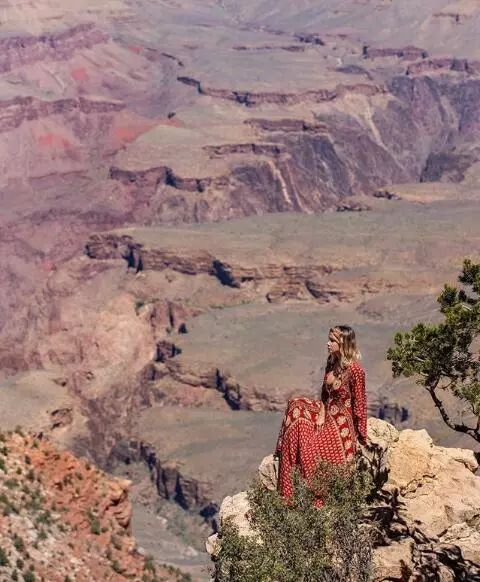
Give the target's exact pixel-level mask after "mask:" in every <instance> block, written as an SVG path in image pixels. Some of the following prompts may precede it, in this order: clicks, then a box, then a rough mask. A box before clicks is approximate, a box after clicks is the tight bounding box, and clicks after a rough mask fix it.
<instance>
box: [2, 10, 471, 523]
mask: <svg viewBox="0 0 480 582" xmlns="http://www.w3.org/2000/svg"><path fill="white" fill-rule="evenodd" d="M320 4H321V5H320ZM320 4H319V3H318V1H314V0H306V1H304V2H302V5H301V6H293V5H292V4H291V2H287V1H286V0H280V1H277V2H273V1H272V2H271V1H270V0H266V1H265V2H262V3H258V2H257V1H256V0H255V1H254V0H246V1H245V2H243V3H242V5H241V6H240V5H238V3H233V2H229V1H225V2H207V3H205V2H200V1H199V0H179V1H178V2H175V3H172V2H162V3H160V4H159V3H155V2H151V1H150V0H131V1H128V2H125V1H124V0H109V1H108V2H103V3H101V5H100V4H99V3H98V2H95V1H94V0H80V1H77V2H73V1H72V0H65V1H64V2H62V3H60V4H59V3H58V2H54V1H53V0H35V2H30V3H28V4H22V3H20V4H18V3H15V2H12V1H11V0H6V1H5V2H3V3H2V22H1V24H0V48H1V49H2V51H1V52H2V54H1V56H0V131H1V136H2V146H1V147H2V149H1V151H2V156H1V157H2V162H1V164H0V170H1V171H0V202H1V208H2V212H1V214H0V250H1V253H0V272H1V274H2V276H1V279H2V284H1V285H0V378H1V379H2V381H3V380H4V379H5V382H6V383H5V384H2V388H1V390H0V400H1V405H2V406H1V409H2V412H1V414H0V419H1V421H2V423H4V426H8V427H11V428H13V427H14V426H15V424H16V416H18V417H21V421H22V423H23V424H25V425H27V426H32V427H33V428H35V430H39V431H45V432H48V433H49V434H51V435H52V437H53V438H55V440H56V442H57V443H58V444H60V445H61V446H63V447H67V448H70V449H73V450H75V451H76V452H78V453H81V454H86V455H88V456H89V458H91V459H92V460H96V461H97V462H98V463H101V464H102V465H103V466H104V467H107V466H108V467H113V466H114V465H115V463H116V462H117V461H118V460H119V459H121V455H119V456H118V458H117V457H116V455H117V452H118V451H120V450H122V447H123V445H124V444H125V443H127V444H128V445H130V444H131V443H137V445H138V446H136V448H135V447H133V445H132V447H133V448H134V450H135V451H138V450H140V449H141V450H148V451H150V452H152V451H153V452H154V454H155V463H154V467H153V468H152V476H153V478H154V481H155V483H156V485H157V489H158V493H159V494H160V495H161V496H163V497H167V498H169V499H175V500H179V501H180V502H181V505H182V506H184V507H188V508H189V509H191V510H192V511H203V510H204V509H205V508H208V507H210V506H211V505H212V504H213V505H215V504H217V503H218V501H219V495H220V494H221V495H224V494H225V492H219V491H218V490H215V488H213V489H212V486H211V483H210V481H209V478H208V476H206V475H203V474H202V469H203V467H199V466H198V465H195V464H194V463H192V458H193V453H192V451H191V449H190V448H189V447H188V446H186V448H185V450H184V451H181V450H177V449H172V448H169V442H168V441H169V438H170V437H169V435H166V434H165V432H164V431H163V429H162V425H161V423H159V422H158V421H157V417H160V413H159V411H160V410H162V409H165V407H166V406H171V407H174V408H175V407H179V408H181V409H187V413H188V414H190V415H191V416H189V417H188V418H189V420H188V422H190V421H191V422H193V420H194V415H195V413H196V412H197V409H198V410H200V411H201V412H204V411H207V412H212V411H213V412H212V413H213V414H217V413H218V414H224V415H225V417H224V419H225V422H226V423H227V425H228V419H229V418H231V416H229V415H234V414H240V415H241V416H240V417H238V418H240V419H243V418H244V417H243V415H244V414H245V415H247V414H250V413H251V412H252V411H262V412H261V414H265V415H267V416H264V417H263V418H268V419H269V420H268V421H266V423H267V426H269V427H271V430H272V433H273V432H275V428H274V425H275V422H276V416H275V413H274V412H273V411H276V410H280V409H281V408H282V407H283V404H284V402H285V399H286V398H288V396H289V394H291V393H293V392H298V391H302V392H304V393H308V394H314V393H315V390H316V384H317V383H318V382H317V380H318V379H316V378H314V374H312V371H313V369H316V368H318V367H319V366H320V364H319V361H320V360H323V343H324V340H323V339H322V338H323V336H324V334H325V331H326V330H327V329H328V326H329V325H330V324H331V323H332V319H335V320H338V321H340V320H344V321H347V320H348V321H350V322H352V323H354V324H355V325H356V326H357V329H358V330H359V332H360V335H361V337H362V342H363V348H364V351H365V354H366V357H365V364H366V366H367V369H368V371H369V374H370V378H371V382H370V385H371V386H372V392H373V394H372V395H371V396H372V398H371V402H372V412H374V413H378V414H380V415H382V414H383V415H385V417H387V415H391V418H396V419H397V421H398V422H399V423H400V424H402V425H405V424H406V423H409V424H411V425H412V426H413V425H417V426H418V425H422V424H423V423H426V422H428V424H429V429H430V430H432V434H433V435H434V436H435V437H436V438H442V439H449V438H451V437H449V436H448V434H447V433H445V431H444V429H443V427H442V425H441V423H440V424H436V423H435V421H434V416H433V415H432V414H431V412H432V409H431V407H430V408H429V403H428V400H427V401H422V400H421V396H420V397H419V398H420V400H417V398H416V394H417V393H416V392H414V391H413V390H412V387H411V386H410V385H408V386H406V385H402V386H401V388H402V390H401V391H398V390H397V388H398V384H392V383H391V379H390V371H389V368H388V366H387V364H386V363H385V361H384V360H383V353H384V351H385V348H386V346H387V344H388V342H389V340H390V337H391V335H392V333H393V332H394V331H396V329H398V328H399V327H400V326H402V325H405V324H406V323H407V320H408V323H410V322H413V321H414V320H415V318H431V317H433V311H434V308H433V307H432V306H433V305H434V303H433V302H432V301H431V297H430V294H435V293H436V292H437V291H438V290H439V287H440V285H441V284H442V283H443V282H444V281H445V280H452V278H453V277H454V275H455V273H456V270H457V267H458V265H459V264H460V263H461V259H462V258H463V256H464V255H465V254H470V253H471V252H472V250H475V249H476V248H477V246H478V235H477V232H478V228H477V224H478V215H477V212H478V191H479V190H478V186H477V184H478V178H479V176H478V159H479V150H478V147H477V141H478V130H479V107H478V103H479V100H478V95H479V69H478V62H479V59H480V50H479V46H478V34H477V29H478V23H479V18H480V16H479V11H478V6H477V5H476V4H475V3H473V2H470V1H468V0H467V1H465V2H462V3H460V4H459V5H458V6H455V7H454V8H453V7H452V5H451V3H449V1H448V0H439V1H436V2H434V3H432V2H430V1H426V2H424V3H422V5H421V6H418V2H414V0H407V1H406V2H404V3H402V4H401V5H400V4H398V3H385V2H377V1H376V0H375V1H374V0H367V1H365V2H361V3H359V2H350V0H348V1H347V2H346V3H344V4H343V5H342V6H341V7H339V6H338V5H337V3H335V2H323V3H320ZM27 10H28V13H27V12H26V11H27ZM412 15H414V16H415V22H414V25H412V22H413V20H412V19H413V16H412ZM392 22H395V27H394V28H392V26H391V23H392ZM186 39H187V40H186ZM220 54H221V55H222V58H219V55H220ZM399 182H401V183H405V182H409V184H408V185H405V184H403V185H402V186H398V183H399ZM382 197H383V199H382ZM399 198H401V200H399ZM389 200H390V201H391V203H390V202H389ZM389 204H390V206H389V207H388V211H386V209H387V206H388V205H389ZM329 210H330V211H339V212H338V213H337V212H334V213H327V214H325V216H323V217H320V218H318V221H317V217H311V218H312V221H311V222H309V218H310V217H304V218H306V219H307V221H306V222H301V221H299V222H296V220H294V217H293V215H287V216H285V218H284V217H283V216H282V217H279V216H278V215H276V216H269V217H266V218H265V219H264V218H262V217H263V216H264V215H265V214H269V213H284V214H285V212H286V211H294V212H296V213H303V214H315V213H321V212H324V211H329ZM357 211H358V212H357ZM255 216H258V217H259V218H258V219H256V218H255ZM245 217H246V218H245ZM249 217H250V219H249ZM232 219H244V220H239V221H233V222H232V221H231V220H232ZM227 220H229V221H231V222H229V223H228V224H220V225H217V224H215V225H212V230H209V229H204V228H203V227H202V226H201V225H197V227H196V228H198V231H195V232H193V231H189V230H188V228H187V229H184V228H180V229H179V230H175V229H169V228H167V229H165V230H162V229H160V230H157V227H159V226H161V225H165V224H169V225H170V226H171V225H174V224H176V225H179V224H180V223H202V222H215V223H216V222H219V223H223V222H224V221H227ZM439 225H441V226H440V227H439ZM138 227H149V228H148V229H145V230H143V229H142V228H138ZM112 229H114V230H113V231H112ZM150 229H152V230H150ZM302 233H303V234H302ZM445 233H448V237H446V235H445ZM85 245H86V248H87V254H86V255H84V254H83V250H84V247H85ZM383 249H386V250H383ZM17 394H18V396H19V397H21V398H22V402H24V403H25V406H24V407H23V408H22V410H21V411H18V407H16V406H15V404H16V398H15V396H16V395H17ZM398 411H400V412H398ZM252 414H253V412H252ZM270 414H271V416H268V415H270ZM143 422H146V423H147V424H148V426H142V423H143ZM198 422H199V425H200V429H201V430H202V431H203V430H205V431H206V432H208V428H209V426H210V425H211V424H212V423H214V420H212V419H211V418H208V417H204V418H202V419H201V420H198ZM234 422H237V420H235V421H232V423H234ZM268 423H271V424H268ZM253 425H254V422H253V421H252V432H255V431H256V429H255V427H254V426H253ZM174 428H175V427H173V428H172V434H173V433H175V430H174ZM208 438H210V437H208ZM263 438H264V439H265V440H266V438H267V437H266V435H265V434H264V435H263ZM142 447H143V448H142ZM135 454H137V453H135ZM182 455H183V457H182ZM144 457H145V456H144V455H142V454H139V455H137V456H135V455H133V453H132V458H135V459H137V458H138V459H140V461H139V462H143V463H144V464H145V466H146V467H147V469H148V468H149V466H148V460H147V459H148V458H149V455H147V456H146V457H145V458H144ZM180 457H182V458H185V459H186V465H184V466H181V467H178V466H177V464H176V463H177V461H178V459H179V458H180ZM142 459H143V460H142ZM245 463H247V460H245ZM248 463H250V460H248ZM172 466H175V467H176V469H175V470H172V469H171V467H172ZM248 466H249V467H250V465H248ZM245 467H247V464H246V465H245ZM219 475H220V474H219ZM220 477H221V475H220ZM220 477H219V478H220ZM219 478H215V479H214V480H216V481H218V480H219ZM209 504H210V505H209ZM207 513H208V512H207Z"/></svg>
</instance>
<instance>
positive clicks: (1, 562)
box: [0, 547, 10, 566]
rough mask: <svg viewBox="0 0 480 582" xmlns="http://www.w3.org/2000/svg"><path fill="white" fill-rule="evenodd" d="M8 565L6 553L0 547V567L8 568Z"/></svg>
mask: <svg viewBox="0 0 480 582" xmlns="http://www.w3.org/2000/svg"><path fill="white" fill-rule="evenodd" d="M9 564H10V562H9V561H8V556H7V552H6V551H5V550H4V549H3V548H1V547H0V566H8V565H9Z"/></svg>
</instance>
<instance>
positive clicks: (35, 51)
mask: <svg viewBox="0 0 480 582" xmlns="http://www.w3.org/2000/svg"><path fill="white" fill-rule="evenodd" d="M107 40H108V36H107V35H106V34H105V33H104V32H103V31H101V30H99V29H98V28H96V27H95V25H94V24H93V23H85V24H79V25H77V26H74V27H72V28H68V29H67V30H64V31H63V32H58V33H52V34H43V35H40V36H10V37H7V38H2V39H0V72H1V73H6V72H8V71H11V70H12V69H14V68H17V67H21V66H23V65H28V64H31V63H35V62H38V61H45V60H54V61H60V60H67V59H69V58H71V57H72V56H73V55H74V53H75V52H76V51H78V50H81V49H88V48H91V47H92V46H94V45H95V44H99V43H102V42H106V41H107Z"/></svg>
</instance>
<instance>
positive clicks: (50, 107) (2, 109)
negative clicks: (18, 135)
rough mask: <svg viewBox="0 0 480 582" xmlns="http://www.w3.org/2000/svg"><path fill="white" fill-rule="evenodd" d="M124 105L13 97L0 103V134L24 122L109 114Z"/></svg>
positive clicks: (94, 101)
mask: <svg viewBox="0 0 480 582" xmlns="http://www.w3.org/2000/svg"><path fill="white" fill-rule="evenodd" d="M124 107H125V105H124V104H123V103H121V102H119V101H104V100H97V99H88V98H86V97H79V98H78V99H58V100H57V101H41V100H40V99H36V98H34V97H15V98H14V99H11V100H9V101H2V102H0V133H2V132H6V131H12V130H13V129H15V128H17V127H20V125H22V123H24V122H25V121H32V120H36V119H43V118H45V117H50V116H51V115H66V114H68V113H71V112H73V111H78V112H80V113H84V114H86V115H89V114H91V113H111V112H115V111H121V110H122V109H124Z"/></svg>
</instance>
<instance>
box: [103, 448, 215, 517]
mask: <svg viewBox="0 0 480 582" xmlns="http://www.w3.org/2000/svg"><path fill="white" fill-rule="evenodd" d="M116 463H123V464H130V463H143V464H145V465H146V466H147V467H148V470H149V474H150V480H151V482H152V483H153V485H154V486H155V490H156V492H157V493H158V495H159V497H161V498H162V499H166V500H168V501H172V502H174V503H177V504H178V505H180V507H182V509H185V510H187V511H192V512H195V513H199V514H200V515H202V516H204V517H206V518H209V517H212V516H214V515H215V514H216V511H217V510H218V507H217V506H215V507H214V505H215V504H214V503H213V501H212V498H211V485H210V484H209V483H207V482H202V481H200V480H198V479H195V478H194V477H192V476H191V475H188V474H186V472H185V470H184V469H182V466H181V464H180V463H177V462H176V461H174V460H171V459H164V458H162V455H161V452H159V451H157V450H156V449H155V447H153V446H152V445H151V444H150V443H147V442H143V441H138V440H134V439H132V440H129V441H119V442H118V443H117V444H116V446H115V447H114V448H113V450H112V453H111V456H110V459H109V465H110V466H113V465H115V464H116Z"/></svg>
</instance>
